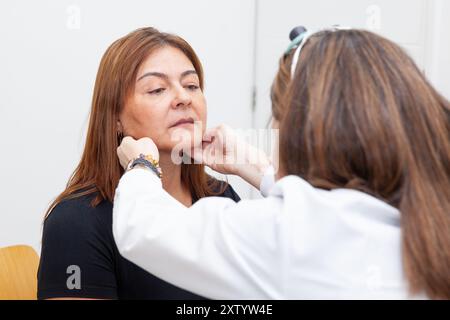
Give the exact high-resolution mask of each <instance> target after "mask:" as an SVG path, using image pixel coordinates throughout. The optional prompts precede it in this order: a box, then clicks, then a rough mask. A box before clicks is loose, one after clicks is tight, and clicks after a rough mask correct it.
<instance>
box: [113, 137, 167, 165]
mask: <svg viewBox="0 0 450 320" xmlns="http://www.w3.org/2000/svg"><path fill="white" fill-rule="evenodd" d="M141 154H143V155H146V156H147V155H150V156H152V158H153V159H155V160H156V161H159V151H158V148H157V147H156V144H155V143H154V142H153V140H152V139H150V138H147V137H146V138H141V139H139V140H135V139H133V138H132V137H125V138H123V140H122V143H121V144H120V146H119V147H118V148H117V156H118V157H119V161H120V165H121V166H122V167H123V168H124V169H125V170H126V169H127V167H128V164H129V163H130V161H132V160H134V159H136V158H138V157H139V155H141Z"/></svg>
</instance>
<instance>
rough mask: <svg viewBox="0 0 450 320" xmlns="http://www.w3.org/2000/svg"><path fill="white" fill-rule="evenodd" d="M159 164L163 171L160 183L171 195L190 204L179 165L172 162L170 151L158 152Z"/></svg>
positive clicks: (189, 196)
mask: <svg viewBox="0 0 450 320" xmlns="http://www.w3.org/2000/svg"><path fill="white" fill-rule="evenodd" d="M159 165H160V167H161V169H162V172H163V178H162V185H163V188H164V190H166V191H167V192H168V193H169V194H170V195H171V196H172V197H174V198H175V199H177V200H178V201H179V202H181V203H182V204H184V205H185V206H187V207H190V206H191V205H192V195H191V193H190V191H189V188H188V187H187V186H186V185H184V183H183V181H182V180H181V165H177V164H175V163H173V161H172V158H171V153H165V152H163V151H161V152H160V154H159Z"/></svg>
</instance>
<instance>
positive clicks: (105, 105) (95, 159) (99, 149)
mask: <svg viewBox="0 0 450 320" xmlns="http://www.w3.org/2000/svg"><path fill="white" fill-rule="evenodd" d="M164 47H173V48H177V49H179V50H181V51H182V52H183V53H184V54H185V55H186V57H187V58H188V59H189V60H190V61H191V63H192V64H193V66H194V69H195V71H196V72H197V75H198V77H199V80H200V88H201V90H203V89H204V75H203V69H202V65H201V63H200V60H199V59H198V57H197V55H196V54H195V52H194V50H193V49H192V47H191V46H190V45H189V44H188V43H187V42H186V41H185V40H183V39H182V38H180V37H178V36H176V35H173V34H168V33H162V32H159V31H158V30H156V29H154V28H141V29H137V30H135V31H133V32H131V33H129V34H128V35H126V36H124V37H122V38H120V39H118V40H117V41H115V42H114V43H113V44H111V46H110V47H109V48H108V49H107V51H106V52H105V54H104V55H103V58H102V60H101V62H100V66H99V69H98V72H97V79H96V81H95V87H94V94H93V98H92V108H91V114H90V119H89V127H88V131H87V137H86V144H85V148H84V152H83V155H82V157H81V161H80V163H79V164H78V167H77V168H76V169H75V171H74V173H73V174H72V176H71V177H70V179H69V182H68V184H67V186H66V189H65V190H64V191H63V192H62V193H61V194H60V195H59V196H58V197H57V198H56V199H55V200H54V201H53V203H52V204H51V205H50V207H49V209H48V210H47V213H46V217H47V216H48V215H49V214H50V212H51V210H52V209H53V208H54V207H55V206H56V205H57V204H58V203H60V202H61V201H63V200H67V199H72V198H77V197H81V196H84V195H88V194H92V193H96V197H95V198H94V199H93V201H92V205H93V206H96V205H98V204H99V203H100V202H102V201H103V200H108V201H111V202H113V200H114V193H115V190H116V188H117V185H118V183H119V179H120V177H121V176H122V174H123V173H124V170H123V169H122V167H121V165H120V163H119V160H118V158H117V154H116V149H117V147H118V146H119V145H120V143H121V138H122V137H121V136H120V135H118V128H117V122H118V120H119V114H120V113H121V111H122V110H123V108H124V105H125V101H126V99H127V98H128V97H129V95H130V94H132V92H133V90H134V85H135V82H136V77H137V72H138V69H139V67H140V66H141V64H142V63H143V62H144V61H145V59H146V58H147V57H148V56H149V55H150V54H151V53H152V52H154V51H155V50H158V49H160V48H164ZM135 138H136V139H139V138H142V137H135ZM181 179H182V182H183V183H184V184H185V185H186V186H187V187H188V188H189V190H190V191H191V194H192V195H193V196H195V197H196V198H197V199H200V198H203V197H206V196H213V195H218V194H220V193H222V192H223V191H224V189H225V188H226V186H227V185H226V183H221V182H219V181H218V180H215V179H212V178H211V177H210V176H208V175H207V174H206V173H205V167H204V165H198V164H195V165H194V164H182V168H181ZM219 184H220V185H219Z"/></svg>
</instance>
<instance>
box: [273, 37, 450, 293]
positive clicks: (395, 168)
mask: <svg viewBox="0 0 450 320" xmlns="http://www.w3.org/2000/svg"><path fill="white" fill-rule="evenodd" d="M299 52H300V55H299V59H298V63H297V65H296V68H295V69H294V71H295V72H294V73H293V78H292V81H291V82H290V83H289V85H288V86H289V88H288V89H287V91H288V92H287V95H286V97H285V98H284V99H285V100H284V102H283V103H284V105H283V106H284V113H283V114H282V116H281V122H280V166H281V171H282V173H283V175H298V176H300V177H302V178H304V179H305V180H307V181H308V182H310V183H311V184H312V185H314V186H315V187H318V188H323V189H327V190H332V189H339V188H349V189H356V190H359V191H362V192H365V193H368V194H370V195H373V196H375V197H377V198H379V199H381V200H383V201H385V202H387V203H389V204H391V205H393V206H394V207H397V208H398V209H399V210H400V212H401V217H402V230H403V238H404V239H403V258H404V268H405V273H406V275H407V278H408V280H409V283H410V285H411V290H412V291H420V290H424V291H426V292H427V293H428V294H429V296H431V297H447V298H449V297H450V278H449V277H448V270H449V269H448V267H449V266H450V232H449V230H450V216H449V215H448V213H449V212H450V139H449V137H450V124H449V123H450V107H449V102H448V101H447V100H446V99H445V98H443V97H442V96H441V95H440V94H439V93H438V92H437V91H436V90H435V89H434V88H433V87H432V86H431V85H430V83H429V82H428V81H427V79H426V78H425V76H424V75H423V74H422V72H421V71H420V70H419V69H418V67H417V66H416V65H415V63H414V62H413V60H412V59H411V58H410V57H409V56H408V55H407V54H406V53H405V52H404V50H403V49H401V48H400V47H399V46H398V45H396V44H395V43H393V42H391V41H389V40H387V39H385V38H383V37H381V36H378V35H376V34H374V33H371V32H368V31H361V30H334V31H322V32H319V33H316V34H315V35H313V36H311V37H310V38H309V39H308V40H307V42H306V43H305V44H304V46H303V48H302V50H301V51H299ZM433 244H440V245H438V246H434V245H433ZM445 292H446V293H445Z"/></svg>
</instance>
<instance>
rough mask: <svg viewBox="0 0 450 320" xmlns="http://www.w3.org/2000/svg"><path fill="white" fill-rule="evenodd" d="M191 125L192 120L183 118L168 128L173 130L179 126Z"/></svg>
mask: <svg viewBox="0 0 450 320" xmlns="http://www.w3.org/2000/svg"><path fill="white" fill-rule="evenodd" d="M193 124H194V119H193V118H183V119H180V120H178V121H177V122H175V123H174V124H173V125H171V126H170V127H171V128H173V127H179V126H189V125H193Z"/></svg>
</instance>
